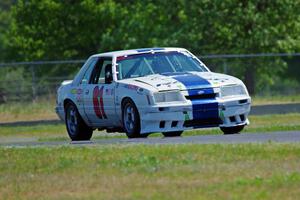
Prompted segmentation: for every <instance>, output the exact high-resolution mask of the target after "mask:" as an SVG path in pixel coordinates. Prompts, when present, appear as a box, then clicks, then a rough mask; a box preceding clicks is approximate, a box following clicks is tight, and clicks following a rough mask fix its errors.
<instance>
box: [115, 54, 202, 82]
mask: <svg viewBox="0 0 300 200" xmlns="http://www.w3.org/2000/svg"><path fill="white" fill-rule="evenodd" d="M190 71H197V72H203V71H207V69H206V67H205V66H204V64H203V63H201V62H199V61H198V60H197V59H196V58H194V57H193V56H192V55H190V54H189V53H188V52H156V53H152V52H151V53H143V54H135V55H128V56H119V57H117V72H118V79H119V80H121V79H127V78H136V77H141V76H147V75H151V74H169V73H181V72H190Z"/></svg>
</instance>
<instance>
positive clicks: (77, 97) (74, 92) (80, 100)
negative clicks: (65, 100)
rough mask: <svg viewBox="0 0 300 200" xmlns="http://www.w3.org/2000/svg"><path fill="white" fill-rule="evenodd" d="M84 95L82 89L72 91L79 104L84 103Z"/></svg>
mask: <svg viewBox="0 0 300 200" xmlns="http://www.w3.org/2000/svg"><path fill="white" fill-rule="evenodd" d="M82 93H83V90H82V89H81V88H73V89H71V94H74V95H76V97H75V98H76V101H77V102H82Z"/></svg>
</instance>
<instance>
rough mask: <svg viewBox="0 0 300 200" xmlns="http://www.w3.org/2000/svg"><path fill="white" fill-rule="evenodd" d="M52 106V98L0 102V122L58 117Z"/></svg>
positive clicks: (53, 105)
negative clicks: (33, 100)
mask: <svg viewBox="0 0 300 200" xmlns="http://www.w3.org/2000/svg"><path fill="white" fill-rule="evenodd" d="M54 108H55V99H54V98H50V99H40V100H38V101H37V102H11V103H6V104H0V122H2V123H4V122H15V121H35V120H51V119H58V117H57V115H56V113H55V112H54Z"/></svg>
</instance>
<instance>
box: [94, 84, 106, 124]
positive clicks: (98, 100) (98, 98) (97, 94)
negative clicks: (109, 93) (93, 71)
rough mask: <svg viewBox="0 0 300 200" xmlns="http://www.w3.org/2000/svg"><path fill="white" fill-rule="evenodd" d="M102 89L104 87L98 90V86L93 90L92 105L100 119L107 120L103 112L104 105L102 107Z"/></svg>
mask: <svg viewBox="0 0 300 200" xmlns="http://www.w3.org/2000/svg"><path fill="white" fill-rule="evenodd" d="M103 89H104V86H102V87H101V89H99V87H98V86H96V87H95V88H94V91H93V104H94V111H95V113H96V115H97V117H99V118H100V119H102V118H104V119H107V117H106V114H105V112H104V105H103Z"/></svg>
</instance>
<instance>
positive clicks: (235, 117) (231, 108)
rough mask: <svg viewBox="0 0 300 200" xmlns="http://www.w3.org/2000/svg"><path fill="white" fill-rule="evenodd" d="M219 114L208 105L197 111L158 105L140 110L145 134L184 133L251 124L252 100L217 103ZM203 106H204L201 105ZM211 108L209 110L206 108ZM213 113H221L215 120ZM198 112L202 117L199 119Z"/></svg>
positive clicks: (243, 99)
mask: <svg viewBox="0 0 300 200" xmlns="http://www.w3.org/2000/svg"><path fill="white" fill-rule="evenodd" d="M216 102H217V107H216V108H214V109H215V110H211V109H212V108H210V107H209V104H208V103H207V102H205V103H203V104H205V106H203V107H202V106H200V109H199V107H198V109H199V110H197V111H195V110H193V109H195V107H194V106H193V105H192V104H191V103H181V104H180V103H179V104H169V105H168V104H165V105H159V106H158V105H155V106H151V107H149V108H147V109H142V110H140V118H141V133H142V134H143V133H151V132H171V131H182V130H189V129H195V128H206V127H232V126H239V125H247V124H249V120H248V114H249V112H250V106H251V99H250V97H248V96H247V97H241V98H235V99H227V100H222V99H216V100H215V101H214V102H213V103H216ZM199 105H201V102H199ZM206 106H207V107H206ZM211 111H213V112H215V113H217V117H214V118H212V117H211V115H210V114H209V113H210V112H211ZM195 112H196V113H197V112H199V113H200V115H201V117H200V118H199V116H198V117H197V118H195V117H194V116H195Z"/></svg>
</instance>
